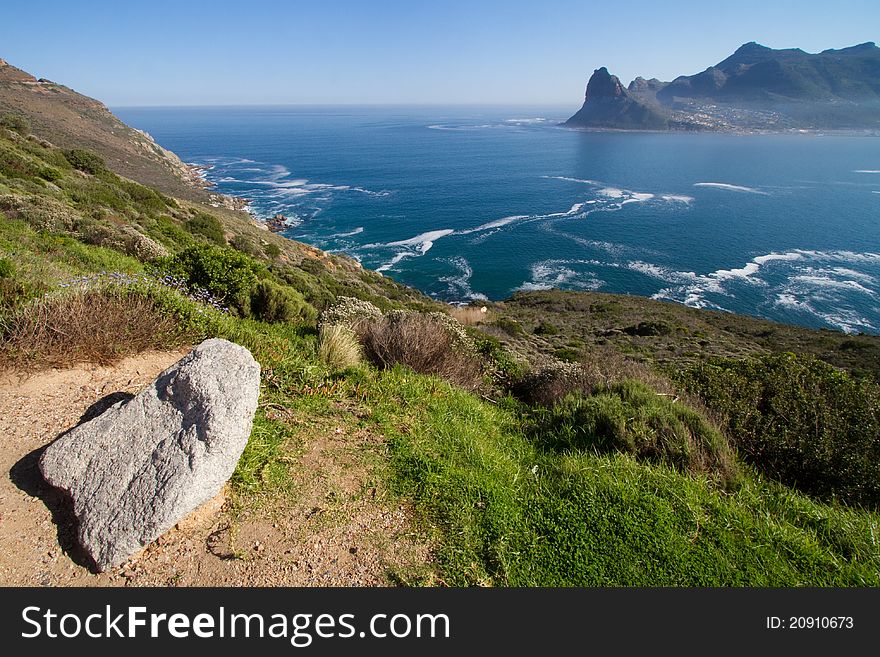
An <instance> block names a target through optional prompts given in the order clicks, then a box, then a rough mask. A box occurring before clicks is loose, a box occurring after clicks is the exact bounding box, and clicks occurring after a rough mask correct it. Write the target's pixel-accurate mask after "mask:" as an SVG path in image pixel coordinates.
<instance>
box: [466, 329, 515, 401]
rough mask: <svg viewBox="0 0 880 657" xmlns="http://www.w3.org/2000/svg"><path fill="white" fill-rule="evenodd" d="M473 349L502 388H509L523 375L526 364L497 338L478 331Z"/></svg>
mask: <svg viewBox="0 0 880 657" xmlns="http://www.w3.org/2000/svg"><path fill="white" fill-rule="evenodd" d="M474 349H475V350H476V351H477V353H478V354H480V355H481V356H483V358H484V359H485V360H486V362H487V365H488V368H489V373H490V374H491V375H492V378H493V379H494V381H495V383H496V384H497V385H499V386H501V388H502V389H504V390H510V389H511V387H512V386H513V385H514V382H516V381H519V380H520V379H521V378H522V377H523V375H524V373H525V370H526V367H527V365H526V364H525V363H522V362H520V361H519V360H517V358H516V357H515V356H514V355H513V354H512V353H511V352H510V351H509V350H508V349H507V348H506V347H505V346H504V344H503V343H502V342H501V341H500V340H499V339H498V338H495V337H493V336H491V335H486V334H482V333H478V334H477V336H476V337H475V338H474Z"/></svg>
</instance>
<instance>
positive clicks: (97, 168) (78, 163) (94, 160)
mask: <svg viewBox="0 0 880 657" xmlns="http://www.w3.org/2000/svg"><path fill="white" fill-rule="evenodd" d="M61 152H62V154H63V155H64V157H65V159H66V160H67V161H68V162H70V165H71V166H72V167H73V168H74V169H78V170H79V171H83V172H85V173H90V174H92V175H93V176H94V175H97V174H99V173H103V172H105V171H106V170H107V163H106V162H104V158H102V157H101V156H100V155H98V154H97V153H92V152H91V151H87V150H85V149H83V148H67V149H64V150H63V151H61Z"/></svg>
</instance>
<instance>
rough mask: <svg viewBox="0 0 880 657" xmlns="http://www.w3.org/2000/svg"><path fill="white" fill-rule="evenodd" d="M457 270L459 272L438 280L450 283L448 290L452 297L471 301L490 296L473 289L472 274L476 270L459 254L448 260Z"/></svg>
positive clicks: (481, 299) (482, 299) (486, 298)
mask: <svg viewBox="0 0 880 657" xmlns="http://www.w3.org/2000/svg"><path fill="white" fill-rule="evenodd" d="M447 262H449V264H451V265H452V266H453V267H454V268H455V269H456V270H457V274H455V275H451V276H442V277H440V278H439V279H438V280H439V281H441V282H443V283H447V284H448V292H449V296H450V297H451V298H457V299H459V300H470V301H486V300H488V297H487V296H486V295H485V294H482V293H480V292H474V291H473V289H471V284H470V280H471V276H473V275H474V270H473V269H472V268H471V265H470V263H469V262H468V261H467V260H466V259H465V258H463V257H461V256H457V257H455V258H450V259H448V260H447Z"/></svg>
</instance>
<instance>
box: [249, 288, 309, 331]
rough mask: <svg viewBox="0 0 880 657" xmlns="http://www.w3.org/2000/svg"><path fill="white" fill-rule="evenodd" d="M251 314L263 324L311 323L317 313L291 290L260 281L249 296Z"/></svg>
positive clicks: (297, 293) (300, 296) (301, 296)
mask: <svg viewBox="0 0 880 657" xmlns="http://www.w3.org/2000/svg"><path fill="white" fill-rule="evenodd" d="M251 312H252V313H253V314H254V317H256V318H257V319H261V320H263V321H264V322H293V321H297V320H299V321H306V322H313V321H314V320H315V318H316V317H317V314H318V313H317V311H316V310H315V309H314V308H313V307H312V306H311V305H310V304H309V303H308V302H306V300H305V299H304V298H303V295H302V294H300V293H299V292H297V291H296V290H294V289H293V288H290V287H286V286H284V285H279V284H278V283H275V282H274V281H270V280H262V281H259V282H258V283H257V284H256V287H255V288H254V291H253V293H252V294H251Z"/></svg>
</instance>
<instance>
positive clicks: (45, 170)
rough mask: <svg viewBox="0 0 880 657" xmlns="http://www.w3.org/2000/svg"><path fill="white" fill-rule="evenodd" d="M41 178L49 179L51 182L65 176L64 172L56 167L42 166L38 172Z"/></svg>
mask: <svg viewBox="0 0 880 657" xmlns="http://www.w3.org/2000/svg"><path fill="white" fill-rule="evenodd" d="M37 175H38V176H40V178H42V179H43V180H48V181H49V182H55V181H56V180H61V179H62V178H63V177H64V174H63V173H61V172H60V171H59V170H58V169H56V168H55V167H48V166H47V167H41V168H40V170H39V172H38V173H37Z"/></svg>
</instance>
